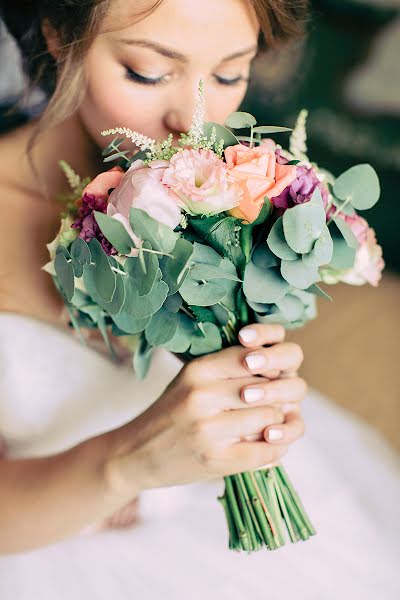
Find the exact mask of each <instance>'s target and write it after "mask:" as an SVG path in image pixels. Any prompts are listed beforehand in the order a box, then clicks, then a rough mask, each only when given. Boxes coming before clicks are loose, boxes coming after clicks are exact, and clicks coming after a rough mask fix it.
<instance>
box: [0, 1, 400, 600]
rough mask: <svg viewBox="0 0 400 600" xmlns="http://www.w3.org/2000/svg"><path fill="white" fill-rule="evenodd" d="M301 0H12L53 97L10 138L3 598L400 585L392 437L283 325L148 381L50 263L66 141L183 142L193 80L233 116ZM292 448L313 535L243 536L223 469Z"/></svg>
mask: <svg viewBox="0 0 400 600" xmlns="http://www.w3.org/2000/svg"><path fill="white" fill-rule="evenodd" d="M306 4H307V3H306V0H297V1H296V2H291V1H286V0H253V2H250V1H249V0H218V1H216V0H201V2H196V1H195V0H161V1H158V2H157V3H155V2H150V1H144V0H143V1H140V0H135V1H134V0H129V1H127V0H125V1H124V2H122V0H100V1H96V0H87V1H85V2H82V1H81V0H70V1H69V2H63V3H60V2H57V3H54V2H47V1H46V2H43V1H40V2H39V1H37V2H29V3H26V2H24V3H21V2H17V1H16V0H14V1H13V2H5V3H3V6H4V8H3V14H2V16H3V19H4V21H5V23H6V25H7V26H8V28H9V30H10V32H11V33H12V34H13V35H14V36H15V38H16V40H17V42H18V43H19V45H20V48H21V50H22V56H23V59H24V65H25V69H26V72H27V74H28V76H29V78H30V81H31V82H32V84H38V85H40V86H41V88H42V89H43V90H44V91H45V93H46V94H47V98H48V104H47V107H46V110H45V111H44V112H43V114H42V115H41V117H40V118H36V119H32V121H31V122H29V123H28V124H26V125H24V126H22V127H19V128H18V129H16V130H14V131H11V132H9V133H7V134H4V135H3V136H2V137H1V138H0V152H1V157H2V160H1V162H0V182H1V187H2V195H1V206H2V211H1V219H0V277H1V279H0V281H1V285H0V437H1V438H2V444H3V447H2V456H1V458H0V598H1V600H25V599H27V598H28V597H29V598H31V597H32V595H33V596H35V597H38V598H41V600H50V599H51V600H55V599H57V600H63V599H64V598H65V599H68V600H72V599H74V600H83V599H85V600H88V599H91V598H93V599H94V598H96V600H101V599H103V598H104V599H105V598H107V599H109V598H110V597H112V598H116V599H117V600H125V599H128V598H129V599H132V598H144V599H146V600H147V599H149V600H154V599H155V598H158V597H159V596H161V595H162V597H163V598H167V599H171V600H172V599H173V600H186V599H190V600H191V599H194V600H196V599H200V598H202V599H203V598H209V599H217V598H218V599H224V598H227V599H228V598H229V599H230V600H232V599H233V600H235V599H236V598H237V599H242V598H247V597H256V595H257V597H258V596H259V595H260V594H261V595H262V597H271V598H272V597H276V596H277V595H278V594H279V597H281V598H283V599H292V598H294V597H296V598H302V599H304V600H313V599H315V600H316V599H318V600H321V599H322V598H323V599H324V600H330V599H332V600H338V599H339V598H340V599H341V598H345V599H347V598H348V599H350V598H351V599H352V600H356V599H363V600H368V599H370V598H371V599H372V598H382V599H383V600H392V599H393V600H394V598H398V597H399V593H400V586H399V583H398V581H397V577H396V576H395V567H396V552H397V551H398V526H396V523H397V525H398V521H397V506H395V505H396V502H395V500H396V494H398V491H399V490H398V487H399V477H398V470H397V464H396V461H395V457H393V456H392V454H391V452H390V451H389V449H388V448H387V447H386V446H385V444H384V443H383V442H382V441H381V440H379V439H378V437H377V436H376V435H375V434H374V432H373V431H372V430H371V429H370V428H369V427H368V426H367V425H365V424H363V423H361V422H360V421H358V420H356V419H355V418H354V417H351V416H350V414H348V413H346V412H344V411H343V410H339V409H338V408H336V407H335V405H334V404H333V403H332V402H331V401H330V400H328V399H326V398H324V397H323V396H321V395H320V394H318V392H317V391H315V390H307V385H306V383H305V382H304V380H303V379H302V378H301V377H300V376H299V374H298V370H299V368H300V367H301V364H302V360H303V353H302V350H301V348H300V347H299V346H298V345H297V344H293V343H288V342H285V341H284V338H285V331H284V329H283V328H282V327H281V326H279V325H251V326H247V327H246V328H244V329H243V330H242V333H241V336H240V344H239V345H237V346H235V347H233V348H229V349H226V350H222V351H220V352H217V353H214V354H212V355H211V356H208V357H202V358H199V359H196V360H194V361H193V362H192V363H191V364H190V365H189V366H185V367H183V368H182V365H181V363H180V361H179V360H178V359H177V358H175V357H174V356H173V355H171V354H169V353H168V352H167V351H165V350H162V349H158V350H157V352H156V356H155V360H153V363H152V366H151V370H150V372H149V374H148V376H147V378H146V380H145V381H139V380H137V379H136V378H135V376H134V374H133V372H132V369H131V367H130V365H129V361H127V360H126V355H124V351H123V349H122V348H121V349H120V363H119V364H118V365H116V364H114V363H111V362H110V361H109V360H108V358H107V357H106V356H105V355H103V353H102V349H101V348H100V346H99V344H98V340H96V339H91V338H90V339H88V341H89V345H88V347H84V346H82V345H81V344H80V343H79V342H78V341H77V339H76V338H75V337H74V335H73V334H72V333H71V332H72V329H71V328H70V327H69V326H68V322H67V320H66V319H65V318H64V313H63V308H62V301H61V299H60V297H59V296H58V294H57V292H56V290H55V288H54V287H53V284H52V281H51V278H50V277H49V276H48V274H47V273H45V272H44V271H43V270H41V267H42V265H44V264H45V263H46V262H47V260H48V257H47V250H46V244H47V243H48V242H49V241H50V240H52V239H53V238H54V236H55V234H56V232H57V230H58V226H59V219H60V203H59V202H57V201H56V200H55V198H56V197H57V196H59V195H60V194H63V193H65V192H67V191H68V190H67V184H66V182H65V180H64V177H63V175H62V174H61V172H60V170H59V168H58V165H57V163H58V160H59V159H61V158H63V159H64V160H66V161H67V162H68V163H69V164H71V166H72V167H73V168H74V170H75V171H77V172H78V173H80V174H82V175H84V176H85V175H88V176H90V177H94V176H95V175H96V174H97V173H98V172H99V171H101V170H104V164H103V163H102V161H101V157H100V148H101V146H103V145H104V139H103V138H102V137H101V135H100V131H101V130H103V129H107V128H109V127H113V126H116V125H121V124H122V125H125V126H127V127H130V128H131V129H133V130H137V131H141V132H143V133H144V134H145V135H147V136H149V137H151V138H166V137H167V135H168V134H169V133H172V134H173V135H174V141H175V142H176V141H177V140H178V139H179V133H180V132H181V131H187V129H188V128H189V125H190V122H191V118H192V114H193V109H194V102H195V97H196V92H197V85H198V81H199V79H203V81H204V82H205V92H206V94H205V96H206V101H207V115H206V119H207V120H211V121H216V122H220V123H223V122H224V120H225V118H226V116H227V115H228V114H229V113H230V112H232V111H234V110H236V109H237V108H238V107H239V105H240V103H241V101H242V99H243V97H244V95H245V92H246V89H247V85H248V77H249V71H250V66H251V61H252V59H253V58H254V57H255V55H256V54H257V52H261V51H262V50H263V48H265V47H268V46H270V45H272V44H274V43H275V42H277V41H280V40H281V41H284V40H286V39H290V38H291V37H293V36H295V35H297V34H298V33H299V32H300V30H301V25H302V20H303V19H304V16H305V9H306ZM254 389H257V390H258V392H259V395H258V396H257V397H258V400H256V401H253V402H252V399H253V400H254V398H255V395H256V394H255V392H254ZM301 401H303V402H301ZM300 405H301V407H302V410H301V408H300ZM302 412H303V413H304V414H305V421H306V422H307V424H308V427H307V434H306V435H305V436H303V433H304V421H303V415H302ZM293 442H296V443H295V444H294V445H292V444H293ZM283 456H284V464H285V466H287V468H288V470H289V473H290V475H291V477H292V479H293V481H294V483H295V485H296V487H297V488H298V489H299V492H300V494H301V497H302V500H303V501H304V504H305V506H306V508H307V511H308V513H309V514H310V516H311V519H312V521H313V523H314V525H315V526H316V529H317V535H316V536H314V537H312V538H311V539H310V540H308V541H307V542H305V543H297V544H294V545H293V544H290V543H289V542H287V545H286V546H284V547H283V548H281V549H280V550H279V551H276V552H267V551H263V552H258V553H254V554H251V555H248V556H247V555H245V554H238V553H234V552H231V551H229V550H228V548H227V531H226V525H225V519H224V515H223V513H222V509H221V507H220V505H219V504H218V503H217V501H216V497H217V496H218V495H220V494H221V492H222V487H223V483H222V476H223V475H226V474H231V473H236V472H241V471H244V470H249V469H256V468H259V467H261V466H263V465H266V464H269V465H273V464H278V463H279V462H280V460H281V459H282V457H283Z"/></svg>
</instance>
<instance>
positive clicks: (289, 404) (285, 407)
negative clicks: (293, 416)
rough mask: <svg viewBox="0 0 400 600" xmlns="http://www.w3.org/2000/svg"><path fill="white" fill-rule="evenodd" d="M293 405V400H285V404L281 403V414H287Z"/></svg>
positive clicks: (293, 407)
mask: <svg viewBox="0 0 400 600" xmlns="http://www.w3.org/2000/svg"><path fill="white" fill-rule="evenodd" d="M295 407H296V403H295V402H285V404H282V412H283V414H285V415H287V413H289V412H291V411H292V410H294V409H295Z"/></svg>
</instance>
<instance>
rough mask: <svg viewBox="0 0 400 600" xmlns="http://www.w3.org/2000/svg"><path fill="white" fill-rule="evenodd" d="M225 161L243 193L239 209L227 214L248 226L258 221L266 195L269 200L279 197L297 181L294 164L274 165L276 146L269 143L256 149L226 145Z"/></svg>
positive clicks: (240, 145) (268, 141) (239, 145)
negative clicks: (246, 222) (247, 223)
mask: <svg viewBox="0 0 400 600" xmlns="http://www.w3.org/2000/svg"><path fill="white" fill-rule="evenodd" d="M225 160H226V163H227V165H228V169H229V173H230V174H231V175H232V176H233V177H234V178H235V179H236V181H237V183H238V184H239V186H240V188H241V190H242V198H241V201H240V204H239V206H238V207H235V208H233V209H232V210H230V211H229V212H230V214H231V215H233V216H234V217H237V218H239V219H246V221H249V222H250V223H252V222H253V221H255V220H256V219H257V217H258V215H259V213H260V210H261V208H262V206H263V204H264V197H265V196H268V198H269V199H270V200H271V198H274V197H275V196H279V194H280V193H281V192H283V190H284V189H285V188H286V187H287V186H288V185H290V184H291V183H292V181H293V180H294V179H295V178H296V166H295V165H280V164H279V163H277V161H276V156H275V146H274V143H273V142H272V143H271V140H266V142H264V143H262V144H260V145H259V146H258V147H255V148H249V147H248V146H245V145H244V144H236V145H235V146H228V148H226V149H225Z"/></svg>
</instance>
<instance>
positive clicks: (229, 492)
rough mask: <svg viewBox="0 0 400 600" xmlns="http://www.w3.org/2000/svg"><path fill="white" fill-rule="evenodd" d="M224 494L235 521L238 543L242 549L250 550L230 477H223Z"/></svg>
mask: <svg viewBox="0 0 400 600" xmlns="http://www.w3.org/2000/svg"><path fill="white" fill-rule="evenodd" d="M224 480H225V489H226V496H227V499H228V504H229V508H230V510H231V511H232V515H233V519H234V521H235V525H236V529H237V532H238V536H239V541H240V544H241V546H242V548H243V550H250V540H249V538H248V535H247V531H246V529H245V526H244V523H243V520H242V516H241V514H240V510H239V506H238V503H237V500H236V496H235V491H234V489H233V485H232V481H231V478H230V477H224Z"/></svg>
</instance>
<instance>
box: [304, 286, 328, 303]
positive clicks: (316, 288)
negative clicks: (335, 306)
mask: <svg viewBox="0 0 400 600" xmlns="http://www.w3.org/2000/svg"><path fill="white" fill-rule="evenodd" d="M306 292H310V293H311V294H315V295H316V296H320V297H321V298H325V300H330V301H331V302H332V298H331V296H329V294H327V293H326V292H325V291H324V290H323V289H322V288H320V287H319V285H317V284H316V283H313V285H311V286H310V287H309V288H307V289H306Z"/></svg>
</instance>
